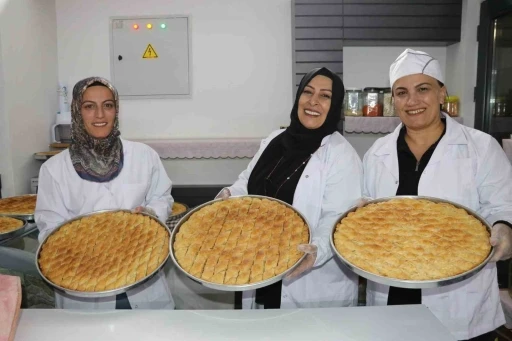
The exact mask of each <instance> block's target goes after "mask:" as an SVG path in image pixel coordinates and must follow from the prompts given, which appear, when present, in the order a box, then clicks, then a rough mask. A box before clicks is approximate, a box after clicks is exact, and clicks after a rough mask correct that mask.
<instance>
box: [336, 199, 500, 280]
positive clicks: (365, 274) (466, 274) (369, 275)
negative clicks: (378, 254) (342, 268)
mask: <svg viewBox="0 0 512 341" xmlns="http://www.w3.org/2000/svg"><path fill="white" fill-rule="evenodd" d="M401 198H408V199H426V200H430V201H433V202H436V203H438V202H443V203H448V204H452V205H453V206H455V207H458V208H462V209H464V210H466V212H468V213H469V214H471V215H472V216H474V217H475V218H477V219H478V220H480V222H482V224H484V226H485V227H486V228H487V231H488V232H489V235H490V233H491V226H490V225H489V223H487V221H485V219H484V218H482V217H481V216H480V215H479V214H477V213H476V212H475V211H473V210H471V209H469V208H467V207H465V206H463V205H460V204H457V203H454V202H452V201H448V200H444V199H439V198H434V197H427V196H394V197H385V198H379V199H375V200H370V201H368V202H367V203H366V204H365V205H364V206H366V205H369V204H375V203H379V202H385V201H389V200H391V199H401ZM356 210H357V206H354V207H352V208H350V209H349V210H348V211H347V212H345V213H344V214H343V215H342V216H341V217H340V218H339V219H338V220H337V221H336V223H335V224H334V226H333V229H332V232H331V247H332V249H333V250H334V253H335V254H336V256H338V258H339V259H340V260H341V261H342V262H343V263H344V264H345V265H346V266H347V267H348V268H349V269H351V270H352V271H354V272H355V273H356V274H358V275H359V276H362V277H364V278H366V279H369V280H371V281H374V282H377V283H381V284H385V285H390V286H394V287H400V288H412V289H414V288H416V289H427V288H437V287H442V286H446V285H450V284H454V283H457V282H460V281H463V280H465V279H467V278H470V277H471V276H474V275H476V274H477V273H478V272H479V271H480V270H481V269H482V268H483V267H484V266H485V265H486V264H487V263H488V262H489V259H490V258H491V257H492V255H493V254H494V248H493V247H492V246H491V252H490V253H489V255H488V256H487V258H486V259H485V260H484V261H483V262H482V263H481V264H479V265H478V266H476V267H474V268H473V269H471V270H468V271H466V272H463V273H461V274H458V275H455V276H451V277H446V278H440V279H436V280H425V281H412V280H401V279H395V278H390V277H385V276H380V275H376V274H374V273H371V272H368V271H366V270H363V269H361V268H360V267H357V266H355V265H354V264H352V263H351V262H349V261H348V260H347V259H345V258H344V257H343V256H342V255H341V254H340V253H339V252H338V250H337V249H336V247H335V246H334V233H335V232H336V226H337V225H338V223H339V222H340V221H341V220H343V218H345V217H346V216H347V215H348V214H349V213H351V212H354V211H356Z"/></svg>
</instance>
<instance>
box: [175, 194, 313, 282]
mask: <svg viewBox="0 0 512 341" xmlns="http://www.w3.org/2000/svg"><path fill="white" fill-rule="evenodd" d="M243 197H245V198H247V197H249V198H259V199H268V200H273V201H277V202H279V203H280V204H283V205H285V206H286V207H288V208H291V209H292V210H293V211H295V212H296V213H297V214H298V215H299V216H300V217H301V218H302V219H303V220H304V223H305V224H306V226H307V228H308V232H309V243H311V227H310V225H309V223H308V221H307V219H306V217H304V216H303V215H302V213H300V212H299V211H298V210H297V209H296V208H294V207H293V206H291V205H290V204H288V203H286V202H284V201H281V200H278V199H274V198H269V197H266V196H262V195H241V196H233V197H229V198H228V199H215V200H212V201H209V202H207V203H204V204H202V205H199V206H197V207H195V208H193V209H192V210H191V211H190V212H188V213H187V215H185V216H184V217H183V218H181V220H180V221H179V223H178V225H176V227H175V228H174V230H173V231H172V235H171V242H170V243H169V249H170V255H171V259H172V261H173V262H174V264H176V267H177V268H178V269H180V271H182V272H183V273H184V274H186V275H187V276H188V277H190V278H191V279H192V280H194V281H196V282H198V283H200V284H202V285H204V286H206V287H208V288H212V289H217V290H222V291H246V290H254V289H258V288H263V287H266V286H268V285H270V284H273V283H276V282H278V281H280V280H281V279H283V278H284V277H285V276H286V275H287V274H288V273H289V272H291V271H293V269H295V268H296V267H297V265H299V263H300V262H301V261H302V260H303V259H304V257H305V256H306V255H305V254H304V255H302V257H301V258H300V259H299V260H298V261H297V262H296V263H295V264H294V265H293V266H292V267H291V268H289V269H288V270H286V271H285V272H283V273H282V274H279V275H277V276H274V277H272V278H269V279H266V280H263V281H260V282H256V283H251V284H240V285H229V284H219V283H213V282H209V281H205V280H204V279H201V278H198V277H195V276H192V275H191V274H189V273H188V272H187V271H185V270H184V269H183V268H182V267H181V266H180V264H179V263H178V261H177V260H176V257H175V256H174V248H173V245H174V240H175V238H176V234H177V233H178V232H179V231H180V228H181V226H182V225H183V224H184V223H185V222H186V221H187V220H188V219H189V218H190V216H191V215H192V214H194V213H195V212H197V211H199V210H200V209H201V208H203V207H205V206H209V205H211V204H213V203H215V202H217V201H222V200H232V199H236V198H243Z"/></svg>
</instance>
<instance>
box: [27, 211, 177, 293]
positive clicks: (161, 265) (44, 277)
mask: <svg viewBox="0 0 512 341" xmlns="http://www.w3.org/2000/svg"><path fill="white" fill-rule="evenodd" d="M106 212H131V211H130V210H119V209H117V210H100V211H94V212H90V213H86V214H82V215H79V216H77V217H75V218H73V219H70V220H67V221H65V222H64V223H62V224H60V225H59V226H57V227H56V228H55V229H54V230H53V231H52V232H51V233H50V234H49V235H47V236H46V237H45V239H44V240H43V242H42V243H41V244H40V245H39V247H38V248H37V252H36V267H37V271H38V272H39V274H40V275H41V277H42V278H43V279H44V280H45V281H46V282H47V283H48V284H50V285H51V286H52V287H54V288H55V289H57V290H59V291H62V292H64V293H66V294H69V295H73V296H77V297H84V298H99V297H109V296H114V295H118V294H122V293H124V292H126V291H128V290H130V289H132V288H134V287H136V286H138V285H140V284H142V283H145V282H146V281H148V280H149V279H151V278H152V277H153V276H154V275H156V273H157V272H158V271H159V270H160V269H161V268H162V267H163V266H164V264H165V263H166V262H167V260H168V259H169V255H167V257H165V260H164V261H163V262H162V263H161V264H160V265H159V266H158V267H157V268H156V269H155V271H153V272H152V273H150V274H149V275H147V276H146V277H144V278H142V279H140V280H139V281H137V282H135V283H132V284H129V285H126V286H124V287H121V288H117V289H111V290H105V291H78V290H71V289H67V288H64V287H61V286H59V285H57V284H55V283H53V282H52V281H50V280H49V279H48V278H46V276H45V275H44V274H43V272H42V271H41V268H40V267H39V254H40V252H41V248H42V246H43V245H44V243H45V242H46V240H47V239H48V238H50V236H51V235H52V234H54V233H55V232H57V231H58V230H59V229H60V228H61V227H62V226H64V225H66V224H69V223H71V222H73V221H75V220H79V219H82V218H84V217H88V216H92V215H96V214H100V213H106ZM137 214H141V215H145V216H148V217H150V218H151V219H153V220H155V221H157V222H158V223H159V224H160V225H162V226H163V227H164V228H165V229H166V230H167V232H168V233H169V234H171V232H170V231H169V228H168V227H167V226H166V225H165V224H164V223H162V221H160V220H159V219H158V218H156V217H155V216H153V215H150V214H147V213H137Z"/></svg>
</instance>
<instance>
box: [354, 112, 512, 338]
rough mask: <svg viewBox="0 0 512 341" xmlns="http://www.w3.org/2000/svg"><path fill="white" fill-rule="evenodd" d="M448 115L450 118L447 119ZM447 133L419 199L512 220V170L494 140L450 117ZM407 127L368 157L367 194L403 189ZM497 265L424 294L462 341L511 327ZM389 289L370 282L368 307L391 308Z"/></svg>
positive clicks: (380, 141)
mask: <svg viewBox="0 0 512 341" xmlns="http://www.w3.org/2000/svg"><path fill="white" fill-rule="evenodd" d="M443 115H444V114H443ZM444 116H445V117H446V134H445V136H443V138H442V139H441V140H440V141H439V144H438V146H437V148H436V149H435V151H434V154H433V155H432V158H431V159H430V161H429V163H428V165H427V167H426V168H425V170H424V171H423V173H422V175H421V179H420V182H419V186H418V195H425V196H432V197H437V198H442V199H447V200H451V201H454V202H456V203H459V204H462V205H464V206H466V207H468V208H470V209H472V210H474V211H476V212H477V213H479V214H480V215H481V216H482V217H484V218H485V219H486V220H487V221H488V222H489V223H490V224H493V223H494V222H496V221H498V220H505V221H509V222H510V221H512V167H511V165H510V162H509V161H508V160H507V157H506V156H505V153H504V152H503V150H502V149H501V147H500V145H499V144H498V143H497V142H496V140H495V139H493V138H492V137H491V136H490V135H488V134H485V133H483V132H481V131H478V130H475V129H472V128H468V127H465V126H463V125H461V124H459V123H457V122H456V121H455V120H453V119H452V118H450V117H449V116H447V115H444ZM401 128H402V125H400V126H399V127H398V128H396V129H395V131H394V132H393V133H391V134H389V135H387V136H385V137H383V138H380V139H378V140H377V141H376V142H375V143H374V145H373V146H372V147H371V148H370V150H368V152H367V153H366V155H365V156H364V161H363V167H364V194H365V196H369V197H372V198H380V197H387V196H393V195H395V194H396V190H397V188H398V181H399V179H398V174H399V173H398V157H397V148H396V143H397V138H398V135H399V132H400V129H401ZM496 277H497V272H496V265H495V263H489V264H488V265H487V266H486V267H485V268H484V269H483V270H482V271H480V272H479V273H478V274H477V275H476V276H473V277H471V278H469V279H467V280H464V281H462V282H459V283H456V284H452V285H448V286H445V287H442V288H436V289H423V290H422V303H423V304H425V305H426V306H427V307H428V308H429V309H430V310H431V311H432V313H433V314H434V315H435V316H437V318H438V319H439V320H440V321H441V322H442V323H443V324H444V325H445V326H446V327H447V328H448V329H449V330H450V331H451V332H452V334H453V335H454V336H455V337H457V338H458V339H460V340H465V339H469V338H473V337H475V336H478V335H481V334H484V333H487V332H489V331H491V330H494V329H495V328H497V327H498V326H500V325H502V324H504V323H505V319H504V315H503V311H502V308H501V304H500V298H499V290H498V283H497V278H496ZM388 292H389V286H386V285H381V284H377V283H374V282H371V281H369V282H368V290H367V304H368V305H386V304H387V298H388Z"/></svg>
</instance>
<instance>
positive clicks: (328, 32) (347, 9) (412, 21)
mask: <svg viewBox="0 0 512 341" xmlns="http://www.w3.org/2000/svg"><path fill="white" fill-rule="evenodd" d="M461 17H462V0H295V1H293V2H292V20H293V27H292V30H293V51H294V66H295V79H294V82H295V86H297V85H298V83H299V81H300V78H301V77H302V76H303V75H304V74H305V73H306V72H307V71H309V70H311V69H312V68H315V67H318V66H326V67H328V68H330V69H331V70H333V71H334V72H336V73H338V74H340V76H341V75H342V73H343V46H414V45H421V46H446V45H450V44H453V43H456V42H459V41H460V33H461Z"/></svg>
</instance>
